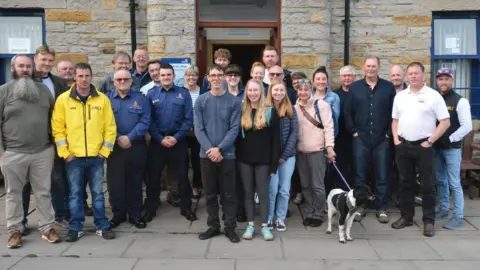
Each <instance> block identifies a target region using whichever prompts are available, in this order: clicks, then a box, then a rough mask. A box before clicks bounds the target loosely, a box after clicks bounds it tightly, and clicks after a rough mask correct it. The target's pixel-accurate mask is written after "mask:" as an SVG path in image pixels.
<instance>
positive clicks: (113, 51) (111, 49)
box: [102, 48, 115, 54]
mask: <svg viewBox="0 0 480 270" xmlns="http://www.w3.org/2000/svg"><path fill="white" fill-rule="evenodd" d="M102 53H103V54H115V48H105V49H102Z"/></svg>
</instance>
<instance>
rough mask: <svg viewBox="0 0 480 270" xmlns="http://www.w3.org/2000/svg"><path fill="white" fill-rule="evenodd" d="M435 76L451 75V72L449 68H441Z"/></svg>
mask: <svg viewBox="0 0 480 270" xmlns="http://www.w3.org/2000/svg"><path fill="white" fill-rule="evenodd" d="M437 75H453V70H451V69H449V68H442V69H439V70H437Z"/></svg>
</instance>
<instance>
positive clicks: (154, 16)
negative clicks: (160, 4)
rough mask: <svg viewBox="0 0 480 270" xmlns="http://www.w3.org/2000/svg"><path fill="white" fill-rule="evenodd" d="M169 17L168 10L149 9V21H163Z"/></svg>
mask: <svg viewBox="0 0 480 270" xmlns="http://www.w3.org/2000/svg"><path fill="white" fill-rule="evenodd" d="M165 17H167V10H166V9H164V8H155V9H151V8H149V9H147V21H149V22H153V21H163V20H164V19H165Z"/></svg>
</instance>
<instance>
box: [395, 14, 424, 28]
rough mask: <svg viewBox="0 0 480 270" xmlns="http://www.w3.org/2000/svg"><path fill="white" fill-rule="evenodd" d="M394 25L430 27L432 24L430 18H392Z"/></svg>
mask: <svg viewBox="0 0 480 270" xmlns="http://www.w3.org/2000/svg"><path fill="white" fill-rule="evenodd" d="M393 22H394V23H396V24H406V25H412V26H430V25H431V24H432V17H431V16H399V17H393Z"/></svg>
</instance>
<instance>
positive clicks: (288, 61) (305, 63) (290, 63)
mask: <svg viewBox="0 0 480 270" xmlns="http://www.w3.org/2000/svg"><path fill="white" fill-rule="evenodd" d="M319 62H320V61H319V57H318V56H317V55H311V54H310V55H308V54H307V55H301V54H292V55H285V56H283V61H282V65H283V66H285V67H287V68H316V67H317V66H318V64H319Z"/></svg>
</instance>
